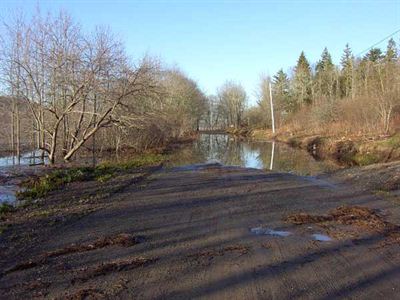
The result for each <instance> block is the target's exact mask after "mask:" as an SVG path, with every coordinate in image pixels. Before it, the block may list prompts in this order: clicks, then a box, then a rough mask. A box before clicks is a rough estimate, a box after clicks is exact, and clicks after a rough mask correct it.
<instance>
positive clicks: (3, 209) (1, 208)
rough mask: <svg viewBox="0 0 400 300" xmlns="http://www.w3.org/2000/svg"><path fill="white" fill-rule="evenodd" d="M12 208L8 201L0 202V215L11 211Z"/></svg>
mask: <svg viewBox="0 0 400 300" xmlns="http://www.w3.org/2000/svg"><path fill="white" fill-rule="evenodd" d="M13 210H14V206H12V205H11V204H8V203H2V204H0V216H3V215H5V214H6V213H9V212H12V211H13Z"/></svg>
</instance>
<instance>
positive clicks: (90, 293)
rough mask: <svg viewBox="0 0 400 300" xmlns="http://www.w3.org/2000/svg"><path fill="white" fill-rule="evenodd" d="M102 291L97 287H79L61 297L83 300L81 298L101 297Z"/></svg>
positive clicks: (102, 296)
mask: <svg viewBox="0 0 400 300" xmlns="http://www.w3.org/2000/svg"><path fill="white" fill-rule="evenodd" d="M103 298H105V295H104V293H103V292H102V291H101V290H99V289H93V288H89V289H81V290H78V291H76V292H74V293H72V294H69V295H66V296H65V297H63V299H66V300H83V299H103Z"/></svg>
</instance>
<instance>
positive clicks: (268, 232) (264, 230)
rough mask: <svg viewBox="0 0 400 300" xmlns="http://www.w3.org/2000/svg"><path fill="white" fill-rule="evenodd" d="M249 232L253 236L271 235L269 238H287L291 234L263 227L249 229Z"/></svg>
mask: <svg viewBox="0 0 400 300" xmlns="http://www.w3.org/2000/svg"><path fill="white" fill-rule="evenodd" d="M250 232H251V233H253V234H255V235H271V236H280V237H287V236H289V235H291V234H292V233H291V232H290V231H284V230H275V229H269V228H263V227H254V228H251V229H250Z"/></svg>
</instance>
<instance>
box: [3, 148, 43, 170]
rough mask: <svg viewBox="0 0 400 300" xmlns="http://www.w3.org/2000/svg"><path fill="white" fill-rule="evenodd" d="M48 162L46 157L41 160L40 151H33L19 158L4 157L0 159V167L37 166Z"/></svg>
mask: <svg viewBox="0 0 400 300" xmlns="http://www.w3.org/2000/svg"><path fill="white" fill-rule="evenodd" d="M47 162H48V159H47V157H44V159H43V158H42V151H41V150H33V151H29V152H26V153H24V154H23V155H22V156H21V157H19V158H18V157H17V156H12V155H11V156H5V157H0V167H10V166H14V165H22V166H26V165H38V164H45V163H47Z"/></svg>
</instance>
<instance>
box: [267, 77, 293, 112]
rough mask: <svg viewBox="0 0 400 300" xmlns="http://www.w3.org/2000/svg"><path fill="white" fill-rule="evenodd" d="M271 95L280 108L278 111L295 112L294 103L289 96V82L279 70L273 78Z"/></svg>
mask: <svg viewBox="0 0 400 300" xmlns="http://www.w3.org/2000/svg"><path fill="white" fill-rule="evenodd" d="M272 81H273V93H274V98H275V99H276V103H277V104H278V105H279V106H280V108H281V109H280V110H282V111H284V112H292V111H294V110H295V108H296V107H295V103H293V101H292V100H293V99H292V97H291V95H290V81H289V78H288V76H287V75H286V73H285V72H283V70H282V69H280V70H279V71H278V72H277V73H276V74H275V75H274V77H273V80H272Z"/></svg>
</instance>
